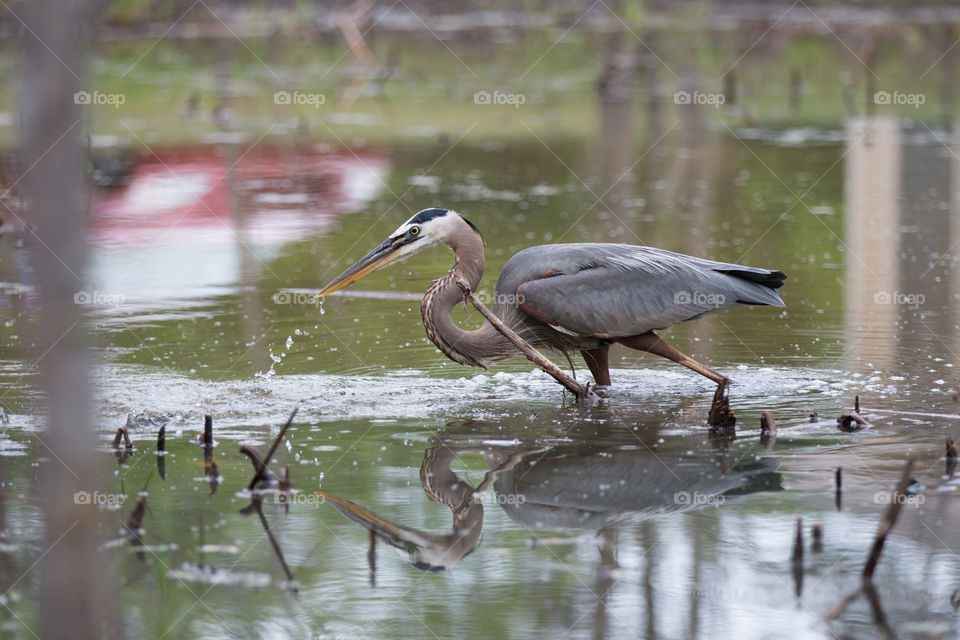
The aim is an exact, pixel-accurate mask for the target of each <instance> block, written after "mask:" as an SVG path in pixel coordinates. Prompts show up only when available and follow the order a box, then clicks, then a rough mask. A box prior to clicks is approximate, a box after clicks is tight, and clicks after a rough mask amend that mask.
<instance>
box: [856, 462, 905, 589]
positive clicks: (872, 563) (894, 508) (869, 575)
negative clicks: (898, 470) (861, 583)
mask: <svg viewBox="0 0 960 640" xmlns="http://www.w3.org/2000/svg"><path fill="white" fill-rule="evenodd" d="M912 469H913V460H912V459H908V460H907V464H906V466H905V467H904V468H903V474H902V475H901V476H900V482H899V484H897V488H896V489H894V491H893V496H892V497H891V499H890V506H889V507H887V512H886V513H885V514H883V520H881V521H880V528H879V529H877V537H876V538H875V539H874V541H873V548H872V549H870V555H869V556H868V557H867V564H865V565H864V567H863V579H864V580H867V581H869V580H872V579H873V572H874V570H876V568H877V563H878V562H880V554H881V553H883V543H884V542H886V541H887V534H889V533H890V530H891V529H893V527H894V525H896V524H897V518H899V517H900V511H901V510H902V509H903V498H904V496H905V495H906V492H907V487H908V486H909V485H910V471H911V470H912Z"/></svg>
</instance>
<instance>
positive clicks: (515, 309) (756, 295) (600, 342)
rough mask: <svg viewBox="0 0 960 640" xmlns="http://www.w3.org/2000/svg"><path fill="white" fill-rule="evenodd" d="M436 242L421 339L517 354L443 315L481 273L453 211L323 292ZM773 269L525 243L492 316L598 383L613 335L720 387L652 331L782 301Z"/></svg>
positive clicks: (504, 278) (502, 341)
mask: <svg viewBox="0 0 960 640" xmlns="http://www.w3.org/2000/svg"><path fill="white" fill-rule="evenodd" d="M438 243H443V244H446V245H447V246H448V247H450V248H451V249H453V254H454V263H453V268H452V269H451V270H450V272H449V273H448V274H447V275H446V276H444V277H442V278H439V279H437V280H434V281H433V282H432V283H431V284H430V288H429V289H427V293H426V294H425V295H424V297H423V302H422V303H421V305H420V312H421V314H422V316H423V325H424V328H425V329H426V330H427V337H428V338H430V340H431V341H432V342H433V343H434V344H435V345H437V347H438V348H439V349H440V351H442V352H443V353H444V354H446V356H447V357H448V358H450V359H451V360H453V361H455V362H459V363H460V364H465V365H470V366H474V367H483V368H487V367H488V366H489V365H491V364H493V363H495V362H499V361H501V360H506V359H508V358H512V357H514V356H516V355H520V351H519V350H518V349H517V347H515V346H514V345H513V343H511V342H510V341H509V340H508V339H507V338H506V337H504V336H503V335H502V334H501V333H500V332H499V331H498V330H497V329H496V328H495V327H494V326H492V325H491V324H490V323H489V322H484V323H483V325H482V326H481V327H480V328H479V329H476V330H473V331H465V330H463V329H461V328H460V327H458V326H457V325H456V324H455V323H454V322H453V319H452V318H451V312H452V311H453V308H454V307H455V306H456V305H457V304H458V303H460V302H461V301H463V299H464V297H463V292H462V291H461V289H460V287H459V286H458V285H457V279H458V278H462V279H465V280H466V281H467V282H468V283H469V285H470V288H471V290H472V291H475V290H476V287H477V285H479V284H480V279H481V278H482V277H483V269H484V258H483V238H482V236H481V235H480V231H479V230H478V229H477V227H475V226H474V225H473V224H472V223H471V222H470V221H468V220H467V219H465V218H463V217H462V216H461V215H460V214H458V213H456V212H455V211H449V210H447V209H424V210H423V211H420V212H419V213H417V214H416V215H414V216H413V217H411V218H410V219H409V220H407V221H406V222H404V223H403V224H402V225H400V227H399V228H398V229H397V230H396V231H394V232H393V233H392V234H390V236H389V237H388V238H387V239H386V240H384V241H383V242H382V243H380V244H379V245H378V246H377V247H376V248H374V249H373V250H372V251H370V253H368V254H367V255H365V256H364V257H363V258H361V259H360V260H359V261H358V262H357V263H356V264H354V265H353V266H352V267H350V268H349V269H347V270H346V271H344V272H343V273H341V274H340V275H339V276H337V277H336V278H335V279H334V280H333V282H331V283H330V284H328V285H327V286H326V287H324V289H323V290H322V291H321V292H320V293H319V294H317V295H318V296H321V297H322V296H325V295H327V294H329V293H332V292H334V291H336V290H338V289H342V288H343V287H346V286H347V285H349V284H351V283H353V282H356V281H357V280H359V279H360V278H362V277H363V276H365V275H367V274H368V273H371V272H373V271H376V270H377V269H380V268H382V267H384V266H386V265H388V264H390V263H391V262H396V261H398V260H402V259H405V258H408V257H410V256H412V255H413V254H415V253H417V252H419V251H420V250H422V249H426V248H427V247H431V246H433V245H435V244H438ZM785 278H786V275H785V274H784V273H783V272H782V271H774V270H770V269H758V268H755V267H744V266H741V265H736V264H727V263H723V262H714V261H712V260H705V259H703V258H695V257H692V256H687V255H683V254H679V253H673V252H672V251H665V250H663V249H656V248H653V247H640V246H635V245H627V244H606V243H578V244H549V245H541V246H536V247H530V248H528V249H524V250H522V251H521V252H520V253H518V254H516V255H515V256H513V257H512V258H510V260H508V261H507V264H506V265H504V267H503V271H501V272H500V277H499V278H498V279H497V284H496V288H495V295H494V301H493V307H492V310H493V313H494V314H496V316H497V317H499V318H500V319H501V320H503V322H504V323H505V324H506V325H507V326H509V327H510V328H512V329H513V330H514V331H516V332H517V333H518V334H519V335H520V336H521V337H523V338H524V339H526V340H527V341H528V342H529V343H531V344H532V345H533V346H534V347H548V348H551V349H554V350H558V351H561V352H564V353H569V351H571V350H579V351H580V353H581V354H583V358H584V360H586V363H587V366H588V367H589V368H590V373H592V374H593V379H594V381H595V382H596V384H598V385H609V384H610V370H609V364H608V358H607V352H608V350H609V348H610V345H611V344H613V343H614V342H619V343H620V344H623V345H625V346H627V347H630V348H631V349H637V350H640V351H648V352H650V353H655V354H657V355H659V356H663V357H665V358H669V359H670V360H673V361H674V362H678V363H680V364H682V365H683V366H685V367H688V368H690V369H693V370H694V371H696V372H697V373H699V374H701V375H704V376H706V377H707V378H709V379H710V380H713V381H714V382H716V383H717V384H718V385H721V387H723V386H724V385H726V383H727V382H728V381H729V380H728V378H726V377H725V376H723V375H721V374H719V373H717V372H716V371H714V370H713V369H710V368H709V367H706V366H704V365H702V364H700V363H699V362H697V361H696V360H694V359H693V358H690V357H689V356H686V355H684V354H683V353H681V352H680V351H678V350H677V349H675V348H674V347H672V346H671V345H669V344H667V343H666V342H664V341H663V340H662V339H661V338H660V337H659V336H657V335H656V334H655V333H654V331H655V330H658V329H664V328H666V327H668V326H670V325H672V324H675V323H678V322H682V321H684V320H693V319H695V318H699V317H700V316H702V315H703V314H705V313H708V312H711V311H718V310H720V309H728V308H730V307H735V306H738V305H772V306H776V307H782V306H784V305H783V301H782V300H781V299H780V295H779V294H778V293H777V292H776V291H775V290H776V289H777V288H779V287H781V286H783V282H784V279H785Z"/></svg>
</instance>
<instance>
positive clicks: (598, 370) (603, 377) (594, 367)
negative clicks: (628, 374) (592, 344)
mask: <svg viewBox="0 0 960 640" xmlns="http://www.w3.org/2000/svg"><path fill="white" fill-rule="evenodd" d="M609 350H610V345H608V344H602V345H600V346H599V347H597V348H596V349H581V350H580V355H582V356H583V359H584V360H586V362H587V366H588V367H589V368H590V373H591V374H592V375H593V381H594V383H596V384H599V385H609V384H610V365H609V362H608V361H607V352H608V351H609Z"/></svg>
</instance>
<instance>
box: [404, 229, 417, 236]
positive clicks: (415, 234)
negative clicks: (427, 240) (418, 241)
mask: <svg viewBox="0 0 960 640" xmlns="http://www.w3.org/2000/svg"><path fill="white" fill-rule="evenodd" d="M407 233H409V234H410V235H411V236H418V235H420V227H410V230H409V231H407Z"/></svg>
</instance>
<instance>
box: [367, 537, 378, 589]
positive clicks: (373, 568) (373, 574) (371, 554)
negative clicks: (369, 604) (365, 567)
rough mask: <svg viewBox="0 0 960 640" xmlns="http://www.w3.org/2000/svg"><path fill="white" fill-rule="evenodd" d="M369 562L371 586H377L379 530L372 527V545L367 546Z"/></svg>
mask: <svg viewBox="0 0 960 640" xmlns="http://www.w3.org/2000/svg"><path fill="white" fill-rule="evenodd" d="M367 564H369V565H370V586H371V587H376V586H377V530H376V529H374V528H373V527H370V546H369V547H367Z"/></svg>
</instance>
